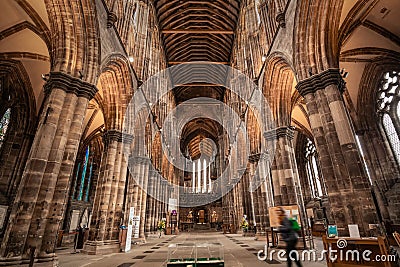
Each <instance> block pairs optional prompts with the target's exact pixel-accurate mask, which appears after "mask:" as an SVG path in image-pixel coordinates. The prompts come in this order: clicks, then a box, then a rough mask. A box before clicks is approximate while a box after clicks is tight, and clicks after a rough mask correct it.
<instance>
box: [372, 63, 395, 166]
mask: <svg viewBox="0 0 400 267" xmlns="http://www.w3.org/2000/svg"><path fill="white" fill-rule="evenodd" d="M399 80H400V72H397V71H388V72H386V73H385V74H384V76H383V79H382V82H381V85H380V87H379V89H378V93H377V98H376V99H377V110H378V112H379V113H381V114H382V126H383V129H384V132H385V134H386V137H387V139H388V141H389V144H390V147H391V148H392V151H393V154H394V157H395V159H396V160H397V162H398V163H399V164H400V140H399V129H396V126H395V122H399V118H400V102H399V101H400V97H399V96H400V88H399Z"/></svg>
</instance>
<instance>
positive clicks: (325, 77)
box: [296, 69, 377, 236]
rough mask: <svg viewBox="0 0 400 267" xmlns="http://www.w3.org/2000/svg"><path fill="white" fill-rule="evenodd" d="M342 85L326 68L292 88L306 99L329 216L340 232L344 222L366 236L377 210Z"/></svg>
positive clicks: (334, 72) (333, 71) (335, 71)
mask: <svg viewBox="0 0 400 267" xmlns="http://www.w3.org/2000/svg"><path fill="white" fill-rule="evenodd" d="M344 85H345V84H344V81H343V79H342V77H341V76H340V72H339V70H338V69H328V70H326V71H323V72H321V73H319V74H316V75H313V76H311V77H310V78H307V79H305V80H303V81H300V82H299V83H298V84H297V86H296V88H297V90H298V91H299V93H300V94H301V95H302V96H303V97H304V99H305V101H306V105H307V110H308V114H309V119H310V125H311V129H312V132H313V135H314V138H315V142H316V145H317V149H318V155H319V160H320V164H321V171H322V174H323V176H324V180H325V182H326V185H327V191H328V196H329V203H330V205H331V209H330V211H331V212H330V213H331V214H330V215H331V217H332V219H333V220H334V223H335V224H336V225H337V226H338V230H339V234H340V235H348V227H347V225H348V224H358V227H359V229H360V233H361V235H363V236H366V235H368V224H370V223H377V215H376V214H377V213H376V208H375V205H374V202H373V199H372V195H371V185H370V183H369V181H368V178H367V175H366V173H365V171H364V166H363V163H362V160H361V156H360V153H359V151H358V148H357V145H356V141H355V133H354V129H353V127H352V123H351V120H350V119H349V116H348V114H347V110H346V108H345V105H344V102H343V98H342V92H343V89H344Z"/></svg>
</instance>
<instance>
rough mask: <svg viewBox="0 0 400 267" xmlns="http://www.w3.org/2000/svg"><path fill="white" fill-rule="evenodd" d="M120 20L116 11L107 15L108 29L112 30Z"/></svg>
mask: <svg viewBox="0 0 400 267" xmlns="http://www.w3.org/2000/svg"><path fill="white" fill-rule="evenodd" d="M117 20H118V17H117V14H115V12H114V11H109V12H108V13H107V28H111V27H112V26H113V25H114V24H115V23H116V22H117Z"/></svg>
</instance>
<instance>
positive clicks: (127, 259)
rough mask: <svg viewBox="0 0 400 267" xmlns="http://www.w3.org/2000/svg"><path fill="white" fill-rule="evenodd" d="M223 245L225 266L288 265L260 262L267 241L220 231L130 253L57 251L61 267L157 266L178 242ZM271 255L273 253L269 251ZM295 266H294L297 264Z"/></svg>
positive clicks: (152, 240) (152, 242)
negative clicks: (107, 253)
mask: <svg viewBox="0 0 400 267" xmlns="http://www.w3.org/2000/svg"><path fill="white" fill-rule="evenodd" d="M183 242H187V243H205V242H210V243H216V242H218V243H221V244H222V246H223V251H224V260H225V266H226V267H239V266H244V267H247V266H250V267H259V266H260V267H261V266H269V265H272V266H286V262H284V261H278V260H277V259H278V258H277V256H276V255H275V256H274V257H273V260H272V261H270V260H269V257H267V258H268V259H267V260H266V261H262V260H259V259H258V257H257V253H258V251H260V250H263V249H264V248H265V240H264V241H261V240H258V241H257V240H254V237H243V236H242V235H240V234H235V235H233V234H228V235H224V234H222V233H219V232H190V233H187V232H185V233H180V234H179V235H177V236H174V235H172V236H171V235H169V236H162V237H161V238H158V237H157V236H150V237H149V238H147V241H146V243H145V244H140V245H133V246H132V250H131V251H129V252H127V253H116V254H110V255H104V256H103V255H86V254H84V253H76V254H72V252H73V249H72V248H67V249H64V250H60V251H58V252H57V254H58V257H59V266H61V267H78V266H81V267H83V266H90V267H129V266H132V267H157V266H160V267H161V266H166V262H167V256H168V246H169V245H170V244H176V243H183ZM315 244H316V248H317V250H322V242H321V240H320V239H315ZM269 253H270V251H269ZM267 255H269V254H268V253H267ZM294 266H295V265H294ZM303 266H309V267H320V266H326V263H325V262H324V261H322V262H304V263H303Z"/></svg>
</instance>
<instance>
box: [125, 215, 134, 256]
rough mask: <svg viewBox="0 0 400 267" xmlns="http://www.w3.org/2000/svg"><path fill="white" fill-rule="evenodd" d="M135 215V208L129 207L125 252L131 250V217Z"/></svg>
mask: <svg viewBox="0 0 400 267" xmlns="http://www.w3.org/2000/svg"><path fill="white" fill-rule="evenodd" d="M134 214H135V208H134V207H131V208H130V209H129V220H128V229H127V233H126V243H125V252H128V251H129V250H131V243H132V231H133V215H134Z"/></svg>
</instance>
